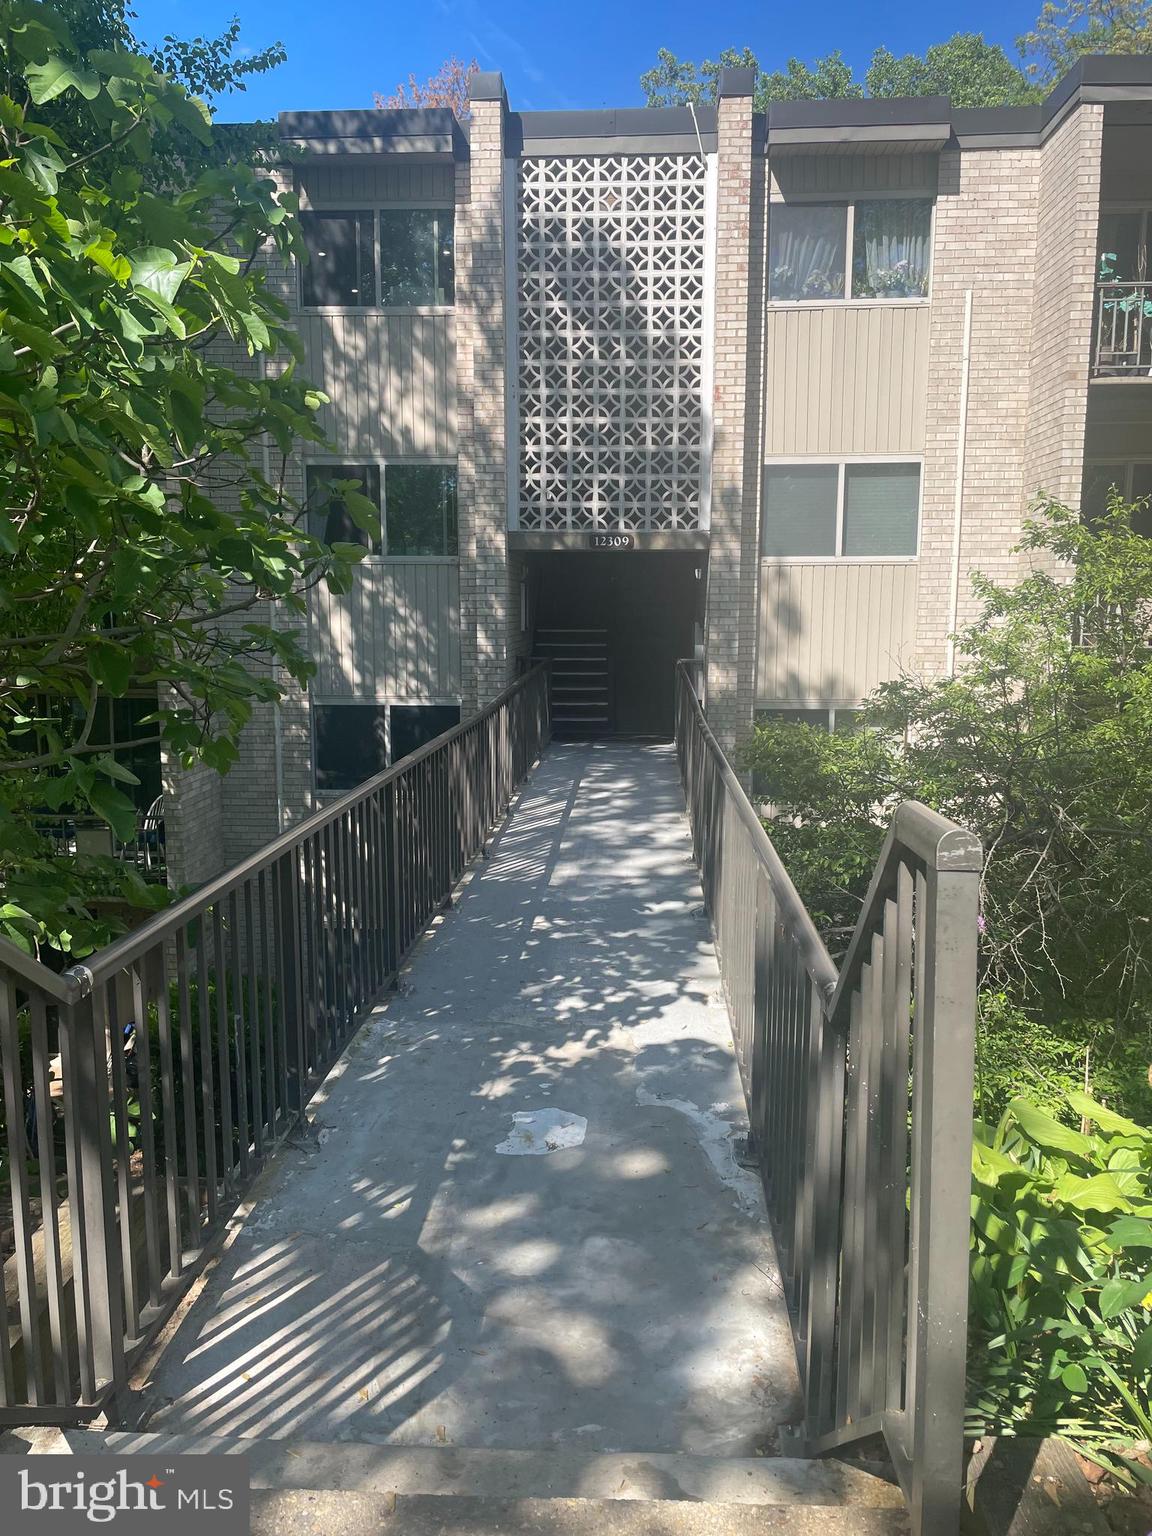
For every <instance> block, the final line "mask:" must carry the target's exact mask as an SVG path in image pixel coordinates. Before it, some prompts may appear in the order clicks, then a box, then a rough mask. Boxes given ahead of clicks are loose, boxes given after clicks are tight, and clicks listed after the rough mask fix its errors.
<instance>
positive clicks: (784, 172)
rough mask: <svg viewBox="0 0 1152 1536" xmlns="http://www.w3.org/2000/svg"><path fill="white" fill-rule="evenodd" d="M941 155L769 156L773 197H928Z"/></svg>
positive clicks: (775, 154) (932, 187)
mask: <svg viewBox="0 0 1152 1536" xmlns="http://www.w3.org/2000/svg"><path fill="white" fill-rule="evenodd" d="M939 163H940V157H939V156H938V155H935V154H891V155H883V154H868V155H836V154H827V155H782V154H780V153H779V151H777V152H776V153H774V154H773V155H772V158H771V164H770V168H769V174H770V176H771V182H770V186H771V195H772V196H773V197H799V196H804V197H814V196H818V195H819V194H821V193H827V194H828V196H829V197H852V196H854V195H857V194H860V195H867V193H869V192H907V193H908V195H909V197H916V196H926V197H931V196H933V195H934V193H935V191H936V184H937V180H938V175H939V172H938V167H939Z"/></svg>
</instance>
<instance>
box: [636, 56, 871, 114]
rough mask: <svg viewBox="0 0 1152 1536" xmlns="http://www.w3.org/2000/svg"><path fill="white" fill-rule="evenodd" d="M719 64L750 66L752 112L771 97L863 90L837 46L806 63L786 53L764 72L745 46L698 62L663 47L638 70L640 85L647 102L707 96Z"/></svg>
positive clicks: (808, 97)
mask: <svg viewBox="0 0 1152 1536" xmlns="http://www.w3.org/2000/svg"><path fill="white" fill-rule="evenodd" d="M722 69H754V70H756V97H755V107H756V110H757V112H763V111H764V109H765V108H766V107H767V106H768V104H769V102H772V101H826V100H831V99H832V98H834V97H840V96H863V94H864V88H863V86H861V85H860V84H859V83H858V82H857V81H856V80H855V79H854V78H853V75H852V66H851V65H850V64H847V63H845V61H844V59H843V57H842V56H841V54H840V50H839V49H836V50H835V51H834V52H832V53H830V54H828V55H827V56H826V57H825V58H822V59H816V60H814V61H813V63H812V64H810V65H809V64H805V63H803V62H802V61H801V60H800V59H789V60H788V63H787V65H786V66H785V68H784V69H783V70H773V71H771V72H768V73H765V72H764V71H763V70H762V69H761V67H760V63H759V61H758V60H757V58H756V55H755V54H754V53H753V52H752V50H751V49H750V48H725V49H724V51H723V52H722V53H721V54H720V56H719V58H716V59H704V60H703V62H702V63H700V64H694V63H692V62H691V61H690V60H687V59H678V58H677V57H676V55H675V54H674V53H671V52H669V50H668V49H667V48H660V49H657V52H656V63H655V64H654V65H653V67H652V68H651V69H649V70H647V71H645V73H644V74H642V75H641V76H640V86H641V89H642V90H643V91H644V95H645V99H646V101H647V104H648V106H650V107H674V106H681V105H683V104H684V103H686V102H689V101H711V100H712V99H713V98H714V97H715V95H716V83H717V80H718V79H719V76H720V71H721V70H722Z"/></svg>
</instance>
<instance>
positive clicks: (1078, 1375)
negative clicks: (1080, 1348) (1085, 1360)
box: [1060, 1361, 1088, 1397]
mask: <svg viewBox="0 0 1152 1536" xmlns="http://www.w3.org/2000/svg"><path fill="white" fill-rule="evenodd" d="M1060 1380H1061V1381H1062V1382H1063V1383H1064V1385H1065V1386H1066V1387H1067V1388H1068V1390H1069V1392H1073V1393H1075V1395H1076V1396H1077V1397H1079V1396H1080V1394H1081V1393H1082V1392H1087V1390H1088V1378H1087V1376H1085V1374H1084V1371H1083V1369H1082V1367H1080V1366H1079V1365H1077V1364H1076V1362H1075V1361H1073V1362H1072V1364H1071V1365H1066V1366H1065V1367H1064V1369H1063V1370H1062V1371H1061V1372H1060Z"/></svg>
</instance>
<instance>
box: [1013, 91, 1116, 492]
mask: <svg viewBox="0 0 1152 1536" xmlns="http://www.w3.org/2000/svg"><path fill="white" fill-rule="evenodd" d="M1103 129H1104V108H1103V107H1102V106H1082V107H1080V108H1078V109H1077V111H1075V112H1073V113H1071V114H1070V115H1069V116H1068V117H1067V118H1066V120H1065V121H1064V122H1063V123H1062V124H1061V125H1060V127H1059V128H1058V129H1057V130H1056V132H1055V133H1054V134H1053V135H1052V137H1051V138H1050V139H1049V140H1048V142H1047V143H1046V144H1045V145H1044V147H1043V149H1042V150H1041V151H1040V189H1039V208H1038V216H1037V227H1036V281H1035V288H1034V302H1033V323H1032V352H1031V364H1032V393H1031V398H1030V400H1029V406H1028V428H1027V450H1026V454H1025V459H1024V490H1025V494H1026V496H1027V497H1029V498H1031V497H1033V496H1035V495H1037V494H1038V493H1040V492H1045V493H1047V494H1048V495H1051V496H1054V497H1056V498H1057V500H1059V501H1063V502H1064V503H1066V504H1068V505H1071V506H1078V505H1079V502H1080V479H1081V475H1082V473H1083V469H1084V428H1085V418H1086V415H1087V410H1088V378H1089V373H1088V370H1089V367H1090V364H1091V358H1092V324H1093V315H1094V309H1095V294H1096V232H1097V225H1098V223H1099V218H1100V163H1101V149H1102V144H1103Z"/></svg>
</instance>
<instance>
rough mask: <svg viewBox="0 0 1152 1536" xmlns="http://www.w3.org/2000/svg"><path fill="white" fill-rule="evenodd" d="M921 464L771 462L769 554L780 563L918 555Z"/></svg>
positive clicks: (765, 545)
mask: <svg viewBox="0 0 1152 1536" xmlns="http://www.w3.org/2000/svg"><path fill="white" fill-rule="evenodd" d="M919 521H920V466H919V464H916V463H906V462H905V463H879V462H875V461H871V460H869V461H866V462H863V463H858V464H853V463H841V464H769V465H768V466H767V467H766V468H765V470H764V514H763V539H762V549H763V553H764V554H765V555H767V556H770V557H771V558H773V559H778V560H788V559H799V560H806V559H807V560H810V559H818V558H827V557H835V556H843V557H844V558H846V559H855V560H866V559H906V558H910V557H911V556H913V555H915V554H916V551H917V535H918V528H919Z"/></svg>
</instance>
